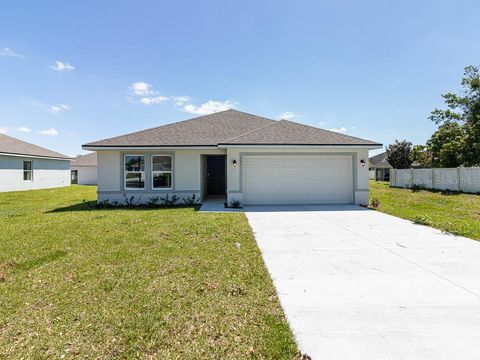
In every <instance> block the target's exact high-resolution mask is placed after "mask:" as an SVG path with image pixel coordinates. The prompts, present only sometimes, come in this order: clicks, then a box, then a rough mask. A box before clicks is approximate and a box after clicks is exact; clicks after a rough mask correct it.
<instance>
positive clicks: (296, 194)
mask: <svg viewBox="0 0 480 360" xmlns="http://www.w3.org/2000/svg"><path fill="white" fill-rule="evenodd" d="M242 168H243V194H244V203H245V204H246V205H248V204H250V205H255V204H278V205H283V204H351V203H352V201H353V171H352V157H351V156H321V155H319V156H316V155H315V156H305V155H303V156H290V155H278V156H277V155H276V156H246V157H244V159H243V163H242Z"/></svg>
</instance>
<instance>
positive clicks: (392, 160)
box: [387, 140, 412, 169]
mask: <svg viewBox="0 0 480 360" xmlns="http://www.w3.org/2000/svg"><path fill="white" fill-rule="evenodd" d="M411 151H412V143H411V142H410V141H407V140H403V141H398V140H395V143H393V144H390V145H388V146H387V161H388V162H389V164H390V165H392V167H393V168H394V169H408V168H409V167H410V166H411V165H412V162H411V160H410V153H411Z"/></svg>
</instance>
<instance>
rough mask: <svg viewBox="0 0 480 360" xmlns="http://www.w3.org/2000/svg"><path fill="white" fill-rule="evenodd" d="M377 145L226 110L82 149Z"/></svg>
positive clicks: (329, 132) (307, 127)
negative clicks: (220, 145)
mask: <svg viewBox="0 0 480 360" xmlns="http://www.w3.org/2000/svg"><path fill="white" fill-rule="evenodd" d="M219 144H223V145H229V144H231V145H239V144H242V145H262V144H265V145H381V144H378V143H376V142H373V141H369V140H364V139H360V138H356V137H353V136H348V135H344V134H339V133H336V132H332V131H327V130H323V129H319V128H315V127H312V126H307V125H302V124H298V123H295V122H292V121H287V120H281V121H275V120H271V119H267V118H264V117H261V116H257V115H252V114H247V113H244V112H240V111H237V110H227V111H222V112H218V113H214V114H211V115H205V116H200V117H197V118H194V119H190V120H185V121H180V122H177V123H172V124H168V125H163V126H159V127H156V128H152V129H147V130H143V131H139V132H135V133H131V134H127V135H122V136H117V137H113V138H110V139H104V140H100V141H95V142H91V143H88V144H85V145H84V146H86V147H89V146H91V147H130V146H135V147H142V146H143V147H148V146H159V147H162V146H163V147H165V146H217V145H219Z"/></svg>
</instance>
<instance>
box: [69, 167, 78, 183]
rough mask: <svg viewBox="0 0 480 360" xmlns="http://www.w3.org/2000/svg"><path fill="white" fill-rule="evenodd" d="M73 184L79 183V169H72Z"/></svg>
mask: <svg viewBox="0 0 480 360" xmlns="http://www.w3.org/2000/svg"><path fill="white" fill-rule="evenodd" d="M71 174H72V184H76V183H78V170H72V173H71Z"/></svg>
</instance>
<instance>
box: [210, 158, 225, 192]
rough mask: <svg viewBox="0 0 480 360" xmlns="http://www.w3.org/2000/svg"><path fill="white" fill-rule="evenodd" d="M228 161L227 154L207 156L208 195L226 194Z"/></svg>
mask: <svg viewBox="0 0 480 360" xmlns="http://www.w3.org/2000/svg"><path fill="white" fill-rule="evenodd" d="M226 161H227V157H226V156H225V155H208V156H207V196H216V195H225V194H226V187H227V186H226V185H227V184H226V181H225V180H226V166H225V165H226Z"/></svg>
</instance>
